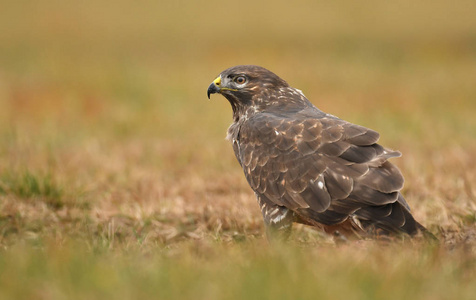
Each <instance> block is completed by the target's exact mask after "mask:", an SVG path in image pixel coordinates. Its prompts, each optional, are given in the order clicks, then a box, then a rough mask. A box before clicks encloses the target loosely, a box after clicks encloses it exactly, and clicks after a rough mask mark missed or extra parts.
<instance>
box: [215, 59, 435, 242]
mask: <svg viewBox="0 0 476 300" xmlns="http://www.w3.org/2000/svg"><path fill="white" fill-rule="evenodd" d="M207 93H208V97H210V94H212V93H221V94H222V95H223V96H224V97H225V98H226V99H227V100H228V101H229V102H230V104H231V106H232V109H233V120H234V122H233V123H232V125H231V126H230V128H229V129H228V139H229V140H230V141H231V142H232V144H233V149H234V151H235V155H236V158H237V159H238V161H239V163H240V165H241V167H242V168H243V171H244V173H245V176H246V179H247V180H248V183H249V185H250V186H251V188H252V189H253V190H254V192H255V194H256V197H257V198H258V203H259V205H260V207H261V211H262V214H263V218H264V222H265V224H266V228H267V232H268V234H269V235H272V232H276V233H277V234H278V235H283V236H287V234H288V233H289V231H290V229H291V225H292V222H298V223H303V224H308V225H313V226H317V227H324V228H325V229H326V230H327V231H339V232H340V233H341V234H345V233H348V232H352V233H354V234H355V235H358V236H368V235H375V234H378V235H381V234H383V235H388V234H394V233H404V234H408V235H415V234H417V233H418V232H423V233H425V234H429V235H431V234H430V233H428V232H427V231H426V229H425V228H424V227H423V226H422V225H420V224H419V223H418V222H417V221H415V219H414V218H413V217H412V215H411V213H410V208H409V206H408V204H407V202H406V201H405V199H404V198H403V196H402V195H401V193H400V190H401V189H402V187H403V182H404V179H403V176H402V174H401V173H400V171H399V170H398V168H397V167H395V166H394V165H393V164H391V163H390V162H389V161H388V159H389V158H392V157H399V156H400V155H401V154H400V152H398V151H393V150H390V149H387V148H384V147H382V146H381V145H379V144H377V141H378V139H379V134H378V133H377V132H376V131H373V130H371V129H368V128H365V127H362V126H359V125H355V124H352V123H349V122H346V121H344V120H341V119H339V118H337V117H335V116H332V115H330V114H326V113H324V112H322V111H320V110H319V109H318V108H316V107H315V106H314V105H312V103H311V102H309V101H308V100H307V98H306V97H305V96H304V95H303V93H302V92H301V91H300V90H297V89H295V88H292V87H290V86H289V85H288V84H287V82H286V81H284V80H283V79H281V78H279V77H278V76H277V75H275V74H274V73H272V72H270V71H268V70H266V69H265V68H262V67H259V66H251V65H244V66H235V67H232V68H229V69H227V70H225V71H223V72H222V73H221V74H220V75H219V76H218V77H217V79H215V81H214V82H213V83H212V84H211V85H210V86H209V88H208V91H207ZM339 225H341V226H339ZM339 228H341V229H339ZM349 229H350V230H349Z"/></svg>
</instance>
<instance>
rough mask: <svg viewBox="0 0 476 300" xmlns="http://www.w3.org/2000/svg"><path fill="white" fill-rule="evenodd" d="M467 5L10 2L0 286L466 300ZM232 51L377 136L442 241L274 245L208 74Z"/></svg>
mask: <svg viewBox="0 0 476 300" xmlns="http://www.w3.org/2000/svg"><path fill="white" fill-rule="evenodd" d="M473 11H474V4H473V3H472V2H471V1H460V2H458V3H457V4H454V3H453V4H451V5H450V4H449V3H446V2H444V1H432V2H431V3H430V2H428V3H424V2H421V3H414V2H410V1H403V0H402V1H396V2H392V3H383V2H380V1H368V2H365V3H363V2H359V4H358V5H357V4H355V3H353V2H351V1H335V2H332V3H328V2H322V3H320V2H315V1H304V0H302V1H298V2H293V5H292V6H291V5H290V4H289V3H287V2H285V1H275V2H273V4H272V5H271V4H269V3H258V2H251V1H242V2H240V3H234V2H230V3H224V2H219V1H206V2H193V3H192V2H190V3H185V2H170V3H164V2H157V1H144V2H142V3H141V5H138V4H134V5H132V4H130V3H128V2H126V1H114V3H112V2H108V1H82V2H80V3H70V2H65V1H53V0H49V1H43V2H42V3H41V4H38V3H36V2H34V1H15V2H13V3H4V5H2V10H1V11H0V28H2V30H1V31H0V247H1V249H2V250H1V254H0V299H99V298H109V299H131V298H145V299H148V298H178V299H189V298H194V299H221V298H228V299H235V298H236V299H242V298H251V299H253V298H256V299H271V298H273V299H289V298H292V299H308V298H322V299H336V298H343V297H346V298H349V299H383V298H384V299H402V298H412V299H455V298H457V299H472V298H473V297H474V296H473V295H474V293H475V292H476V288H474V284H473V283H474V281H475V280H476V274H475V271H474V270H475V269H476V266H475V263H476V217H475V216H476V187H475V184H474V183H475V182H476V172H475V170H476V160H475V158H474V155H473V153H475V151H476V142H475V136H476V119H475V118H474V115H475V113H476V102H475V101H474V99H476V87H475V85H474V78H476V71H475V70H476V59H475V57H476V42H475V41H476V21H475V19H474V16H473ZM242 63H252V64H259V65H263V66H265V67H268V68H269V69H271V70H273V71H275V72H276V73H277V74H279V75H281V76H282V77H283V78H284V79H286V80H288V81H289V82H290V83H291V84H292V85H293V86H295V87H297V88H299V89H301V90H303V91H304V93H305V94H306V95H307V96H308V98H309V99H310V100H311V101H312V102H313V103H314V104H316V105H317V106H318V107H319V108H321V109H322V110H324V111H326V112H329V113H332V114H334V115H337V116H339V117H341V118H344V119H347V120H350V121H352V122H355V123H358V124H362V125H365V126H368V127H370V128H373V129H376V130H378V131H379V132H380V133H381V135H382V138H381V142H382V144H384V145H386V146H389V147H391V148H395V149H398V150H400V151H402V152H403V157H402V158H400V159H395V160H394V162H395V163H396V164H397V165H398V166H399V167H400V168H401V170H402V172H403V174H404V175H405V178H406V184H405V188H404V195H405V197H406V198H407V200H408V202H409V203H410V205H411V207H412V210H413V213H414V215H415V217H416V218H417V220H419V221H420V222H421V223H423V224H424V225H425V226H427V227H428V228H429V229H430V230H431V231H432V232H433V233H435V234H436V235H437V236H438V237H439V239H440V240H441V245H439V246H435V245H426V244H422V243H420V242H418V241H413V242H410V241H406V242H402V243H395V244H390V245H388V244H381V243H378V242H373V241H362V242H356V243H344V244H336V243H335V242H334V241H333V239H332V238H331V237H328V236H325V235H323V234H322V233H319V232H316V231H314V230H311V229H309V228H306V227H300V226H296V228H295V230H294V233H293V237H292V239H291V241H290V242H289V243H287V244H284V245H268V244H267V243H266V241H265V240H264V238H263V224H262V220H261V215H260V212H259V208H258V206H257V204H256V201H255V199H254V196H253V194H252V192H251V190H250V188H249V187H248V185H247V183H246V180H245V179H244V176H243V174H242V172H241V171H240V168H239V166H238V164H237V162H236V161H235V157H234V155H233V153H232V149H231V146H230V145H229V144H228V142H227V141H225V140H224V136H225V131H226V128H227V126H228V125H229V123H230V122H231V109H230V107H229V105H228V103H227V102H226V101H225V100H224V99H221V98H220V97H218V96H217V97H213V98H212V100H211V101H207V100H206V95H205V91H206V88H207V87H208V85H209V83H210V82H211V81H212V80H213V79H214V78H215V77H216V75H217V74H218V73H219V72H220V71H222V70H223V69H225V68H227V67H229V66H232V65H236V64H242Z"/></svg>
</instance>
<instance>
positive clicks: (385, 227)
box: [355, 202, 438, 242]
mask: <svg viewBox="0 0 476 300" xmlns="http://www.w3.org/2000/svg"><path fill="white" fill-rule="evenodd" d="M355 215H356V216H357V218H358V219H359V221H360V224H361V227H362V228H363V229H364V230H365V231H367V232H368V233H370V234H376V235H395V234H402V233H403V234H407V235H409V236H411V237H415V236H418V235H422V236H423V237H424V238H425V239H427V240H429V241H434V242H437V241H438V238H437V237H436V236H435V235H433V234H432V233H431V232H430V231H428V229H426V228H425V227H424V226H423V225H421V224H420V223H418V222H417V221H416V220H415V218H413V216H412V214H411V213H410V211H409V210H408V209H407V206H404V205H402V203H400V202H394V203H389V204H386V205H382V206H368V207H363V208H361V209H359V210H358V211H356V212H355Z"/></svg>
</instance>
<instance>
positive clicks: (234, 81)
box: [207, 65, 289, 106]
mask: <svg viewBox="0 0 476 300" xmlns="http://www.w3.org/2000/svg"><path fill="white" fill-rule="evenodd" d="M285 87H289V85H288V84H287V83H286V81H284V80H283V79H281V78H279V76H277V75H276V74H274V73H273V72H271V71H268V70H267V69H265V68H263V67H259V66H253V65H241V66H235V67H231V68H229V69H226V70H225V71H223V72H221V73H220V75H218V77H217V78H216V79H215V80H213V82H212V83H211V84H210V86H209V87H208V90H207V96H208V98H210V94H215V93H220V94H222V95H223V96H224V97H225V98H226V99H228V101H230V103H231V104H232V106H234V105H239V106H241V105H244V106H249V105H252V104H253V103H254V102H256V101H257V100H258V99H260V98H262V97H260V96H261V95H263V94H264V93H269V91H276V90H279V89H280V88H285Z"/></svg>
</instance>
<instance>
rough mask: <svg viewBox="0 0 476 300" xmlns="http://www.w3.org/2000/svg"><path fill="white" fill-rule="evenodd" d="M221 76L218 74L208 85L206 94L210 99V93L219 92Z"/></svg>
mask: <svg viewBox="0 0 476 300" xmlns="http://www.w3.org/2000/svg"><path fill="white" fill-rule="evenodd" d="M220 85H221V77H220V76H218V77H217V78H216V79H215V80H213V82H212V83H211V84H210V85H209V86H208V90H207V96H208V99H210V94H215V93H219V92H220V90H221V87H220Z"/></svg>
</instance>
